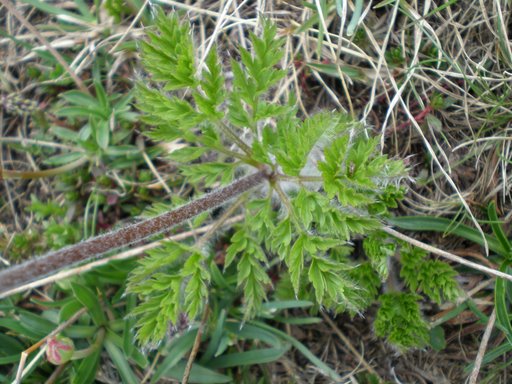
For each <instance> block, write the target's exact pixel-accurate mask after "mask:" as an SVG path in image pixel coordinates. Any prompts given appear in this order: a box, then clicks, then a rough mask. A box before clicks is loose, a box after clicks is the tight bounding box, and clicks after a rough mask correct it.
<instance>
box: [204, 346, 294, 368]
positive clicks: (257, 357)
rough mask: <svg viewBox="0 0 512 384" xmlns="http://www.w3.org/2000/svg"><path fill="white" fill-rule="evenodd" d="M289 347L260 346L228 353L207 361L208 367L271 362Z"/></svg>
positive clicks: (228, 366)
mask: <svg viewBox="0 0 512 384" xmlns="http://www.w3.org/2000/svg"><path fill="white" fill-rule="evenodd" d="M289 348H290V345H289V344H288V345H286V344H285V345H283V346H282V347H281V348H261V349H254V350H251V351H245V352H237V353H228V354H225V355H222V356H219V357H217V358H215V359H213V360H211V361H209V362H208V365H207V366H208V367H210V368H230V367H240V366H244V365H256V364H265V363H271V362H274V361H276V360H278V359H279V358H280V357H281V356H283V355H284V354H285V353H286V351H287V350H288V349H289Z"/></svg>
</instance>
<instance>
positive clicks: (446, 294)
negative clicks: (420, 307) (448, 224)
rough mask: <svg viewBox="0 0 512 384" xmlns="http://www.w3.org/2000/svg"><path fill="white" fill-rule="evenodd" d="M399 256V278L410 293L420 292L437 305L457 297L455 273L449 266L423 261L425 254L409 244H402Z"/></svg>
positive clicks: (432, 261)
mask: <svg viewBox="0 0 512 384" xmlns="http://www.w3.org/2000/svg"><path fill="white" fill-rule="evenodd" d="M400 255H401V261H402V269H401V270H400V277H402V278H403V279H404V281H405V283H406V284H407V286H408V287H409V288H410V289H411V290H412V291H416V292H420V293H421V292H422V293H424V294H425V295H427V296H428V297H429V298H430V299H432V300H433V301H435V302H436V303H439V304H440V303H442V302H443V301H445V300H448V301H449V300H455V299H456V298H457V297H458V296H459V294H460V289H459V285H458V283H457V281H456V280H455V276H457V272H456V271H455V270H454V269H453V268H452V267H451V266H450V265H448V264H447V263H445V262H443V261H440V260H425V257H426V256H427V252H425V251H424V250H422V249H419V248H417V247H413V246H411V245H409V244H403V246H402V249H401V252H400Z"/></svg>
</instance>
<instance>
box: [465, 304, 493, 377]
mask: <svg viewBox="0 0 512 384" xmlns="http://www.w3.org/2000/svg"><path fill="white" fill-rule="evenodd" d="M495 321H496V308H494V309H493V311H492V313H491V316H489V321H488V322H487V326H486V327H485V332H484V335H483V336H482V341H481V342H480V347H479V348H478V354H477V355H476V359H475V367H474V368H473V371H472V372H471V375H470V376H469V381H468V384H476V383H477V382H478V381H477V380H478V374H479V373H480V368H481V367H482V360H483V358H484V355H485V351H486V350H487V344H488V343H489V339H490V337H491V332H492V329H493V328H494V322H495Z"/></svg>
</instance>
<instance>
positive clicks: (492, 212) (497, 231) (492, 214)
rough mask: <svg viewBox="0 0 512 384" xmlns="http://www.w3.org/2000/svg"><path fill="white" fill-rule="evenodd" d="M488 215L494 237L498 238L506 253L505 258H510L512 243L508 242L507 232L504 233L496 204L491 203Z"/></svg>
mask: <svg viewBox="0 0 512 384" xmlns="http://www.w3.org/2000/svg"><path fill="white" fill-rule="evenodd" d="M487 215H488V216H489V220H490V221H491V223H490V224H491V228H492V232H493V233H494V236H496V239H498V241H499V242H500V244H501V246H502V247H503V249H504V250H505V251H506V254H504V255H503V256H507V258H508V257H510V253H511V251H512V246H511V245H510V242H509V241H508V239H507V236H506V235H505V232H503V227H502V226H501V222H500V220H499V219H498V214H497V213H496V207H495V205H494V202H491V203H489V206H488V207H487Z"/></svg>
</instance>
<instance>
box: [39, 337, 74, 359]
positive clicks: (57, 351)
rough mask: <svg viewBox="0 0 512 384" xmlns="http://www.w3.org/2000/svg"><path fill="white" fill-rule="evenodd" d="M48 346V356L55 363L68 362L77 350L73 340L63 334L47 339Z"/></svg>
mask: <svg viewBox="0 0 512 384" xmlns="http://www.w3.org/2000/svg"><path fill="white" fill-rule="evenodd" d="M46 347H47V348H46V358H47V359H48V361H49V362H50V363H52V364H54V365H62V364H64V363H67V362H68V361H69V360H71V357H72V356H73V353H74V352H75V346H74V344H73V340H71V339H70V338H69V337H65V336H61V335H57V336H54V337H50V338H49V339H48V340H47V341H46Z"/></svg>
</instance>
